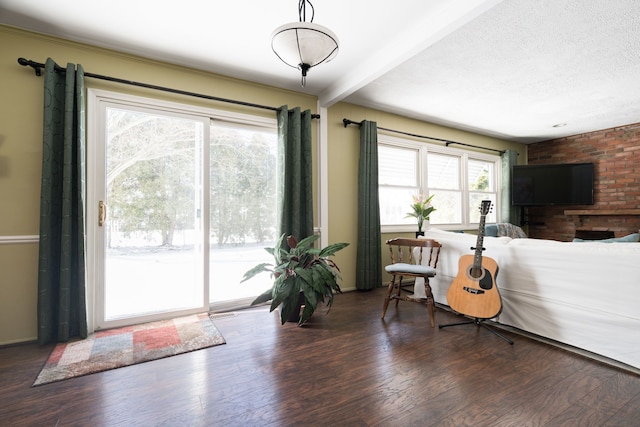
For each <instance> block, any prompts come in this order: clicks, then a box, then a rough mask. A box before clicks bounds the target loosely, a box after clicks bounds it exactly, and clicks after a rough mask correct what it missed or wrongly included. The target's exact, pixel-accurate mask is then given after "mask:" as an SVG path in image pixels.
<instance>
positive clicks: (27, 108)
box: [0, 26, 525, 345]
mask: <svg viewBox="0 0 640 427" xmlns="http://www.w3.org/2000/svg"><path fill="white" fill-rule="evenodd" d="M0 41H1V42H0V75H2V79H0V93H1V94H2V99H1V100H0V200H1V201H2V202H1V203H0V218H1V219H2V220H1V221H0V239H3V240H0V272H1V274H0V345H2V344H9V343H15V342H22V341H29V340H34V339H35V337H36V320H37V319H36V304H37V267H38V259H37V258H38V248H37V242H35V241H29V239H28V238H27V239H25V240H24V241H20V239H18V240H19V242H18V243H7V242H6V240H7V239H8V238H9V237H11V236H37V234H38V231H39V213H38V210H39V197H40V165H41V156H42V152H41V140H42V100H43V95H42V92H43V91H42V88H43V81H42V78H39V77H36V76H35V75H34V72H33V70H32V69H31V68H26V67H21V66H20V65H18V63H17V59H18V58H19V57H24V58H26V59H31V60H34V61H37V62H45V60H46V58H47V57H51V58H53V59H54V60H55V61H56V62H57V63H58V64H60V65H64V64H66V63H67V62H72V63H76V64H82V65H83V67H84V69H85V71H86V72H90V73H96V74H102V75H109V76H114V77H120V78H123V79H127V80H134V81H140V82H145V83H151V84H155V85H159V86H167V87H171V88H176V89H181V90H185V91H191V92H198V93H204V94H209V95H214V96H218V97H222V98H229V99H235V100H241V101H247V102H252V103H256V104H261V105H269V106H280V105H284V104H287V105H289V106H300V107H302V108H303V109H307V108H308V109H311V111H312V112H318V111H317V98H316V97H314V96H309V95H305V94H302V93H298V92H293V91H287V90H281V89H276V88H272V87H269V86H264V85H259V84H256V83H252V82H247V81H241V80H237V79H233V78H230V77H225V76H220V75H215V74H211V73H205V72H201V71H198V70H193V69H189V68H185V67H178V66H174V65H169V64H165V63H161V62H156V61H151V60H147V59H143V58H139V57H134V56H130V55H125V54H121V53H118V52H113V51H110V50H106V49H100V48H95V47H91V46H87V45H83V44H79V43H74V42H70V41H66V40H61V39H57V38H52V37H48V36H43V35H39V34H35V33H31V32H27V31H22V30H19V29H15V28H11V27H6V26H0ZM87 86H89V87H95V88H102V89H110V90H116V91H120V92H127V93H133V94H137V95H142V96H145V95H146V96H154V97H158V96H160V97H162V98H163V99H167V100H173V101H178V102H187V103H191V104H195V105H205V106H209V107H213V108H220V109H227V110H229V109H231V110H233V111H239V112H244V113H251V114H261V115H265V116H268V117H272V115H273V113H272V112H270V111H263V110H255V109H246V108H245V107H240V106H234V105H231V104H221V103H216V102H212V101H206V100H198V99H195V98H187V97H182V96H180V95H172V94H165V93H161V92H157V91H148V90H145V89H141V88H133V87H130V86H126V87H123V86H122V85H117V84H113V83H108V82H104V81H100V80H95V79H87ZM326 115H327V117H322V118H321V120H327V124H328V132H327V135H328V145H327V150H328V151H327V152H328V161H327V169H328V193H329V196H328V200H327V208H328V217H327V218H326V221H323V223H322V224H320V223H319V220H318V219H316V226H320V225H322V226H323V227H326V229H324V230H323V232H325V233H326V234H327V236H328V241H329V242H330V243H333V242H343V241H344V242H349V243H351V245H350V246H349V247H348V248H346V249H345V250H343V251H341V252H340V253H338V254H337V256H336V262H337V263H338V265H339V266H340V268H341V271H342V277H343V283H342V287H343V289H345V290H351V289H354V288H355V259H356V245H355V243H356V230H357V227H356V224H357V220H356V213H357V206H356V200H357V194H356V191H357V167H358V143H359V133H358V132H359V131H358V127H357V126H349V127H347V128H344V126H343V125H342V119H343V118H344V117H347V118H349V119H352V120H355V121H360V120H363V119H368V120H374V121H376V122H378V125H379V126H382V127H387V128H391V129H398V130H403V131H407V132H413V133H418V134H426V135H430V136H435V137H438V138H445V139H453V140H460V141H463V142H467V143H471V144H477V145H481V146H487V147H493V148H501V149H503V148H512V149H516V150H518V151H519V152H520V153H521V154H522V156H521V157H522V158H524V155H525V147H524V146H523V145H520V144H516V143H510V142H506V141H501V140H498V139H494V138H488V137H483V136H480V135H475V134H471V133H467V132H463V131H458V130H453V129H449V128H446V127H442V126H437V125H433V124H429V123H424V122H420V121H416V120H411V119H407V118H404V117H401V116H396V115H393V114H387V113H383V112H379V111H375V110H370V109H366V108H362V107H358V106H355V105H351V104H347V103H339V104H336V105H335V106H333V107H331V108H329V109H328V112H327V114H326ZM314 126H315V127H316V128H317V125H314ZM317 141H318V138H315V141H314V144H316V146H315V150H316V151H317V143H318V142H317ZM318 173H319V168H318V160H317V159H315V161H314V176H315V177H316V178H315V179H316V185H317V183H318V178H317V176H318ZM314 206H315V207H316V209H318V207H319V200H318V195H317V194H316V195H315V198H314ZM389 237H391V236H383V241H384V240H386V239H387V238H389ZM383 251H384V254H385V255H386V248H383Z"/></svg>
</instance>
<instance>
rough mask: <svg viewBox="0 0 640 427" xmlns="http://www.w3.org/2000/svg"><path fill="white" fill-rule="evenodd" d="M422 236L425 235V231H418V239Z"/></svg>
mask: <svg viewBox="0 0 640 427" xmlns="http://www.w3.org/2000/svg"><path fill="white" fill-rule="evenodd" d="M421 236H422V237H424V231H416V239H417V238H418V237H421Z"/></svg>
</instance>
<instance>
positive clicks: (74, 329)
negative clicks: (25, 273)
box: [38, 58, 87, 344]
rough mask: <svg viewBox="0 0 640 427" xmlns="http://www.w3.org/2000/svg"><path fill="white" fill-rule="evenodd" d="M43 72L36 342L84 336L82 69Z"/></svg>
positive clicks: (50, 66) (52, 65)
mask: <svg viewBox="0 0 640 427" xmlns="http://www.w3.org/2000/svg"><path fill="white" fill-rule="evenodd" d="M56 68H57V66H56V64H55V62H54V61H53V60H52V59H51V58H49V59H47V62H46V65H45V73H44V132H43V146H42V187H41V195H40V245H39V260H38V342H39V343H40V344H46V343H49V342H64V341H68V340H69V338H71V337H76V336H79V337H82V338H85V337H86V336H87V306H86V301H85V292H86V290H85V247H84V243H85V227H84V217H85V214H84V209H85V207H84V203H85V200H84V198H85V129H84V126H85V124H84V123H85V106H84V104H85V100H84V71H83V69H82V66H80V65H78V67H77V69H76V67H75V66H74V65H73V64H67V68H66V72H65V71H63V70H60V71H56Z"/></svg>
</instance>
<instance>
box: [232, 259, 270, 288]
mask: <svg viewBox="0 0 640 427" xmlns="http://www.w3.org/2000/svg"><path fill="white" fill-rule="evenodd" d="M272 267H273V265H272V264H269V263H266V262H263V263H262V264H258V265H256V266H255V267H253V268H252V269H251V270H249V271H247V272H246V273H244V276H243V277H242V280H241V281H240V283H242V282H245V281H247V280H249V279H251V278H252V277H253V276H255V275H257V274H260V273H262V272H265V271H269V272H273V270H272Z"/></svg>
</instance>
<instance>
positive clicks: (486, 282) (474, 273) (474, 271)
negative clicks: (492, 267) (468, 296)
mask: <svg viewBox="0 0 640 427" xmlns="http://www.w3.org/2000/svg"><path fill="white" fill-rule="evenodd" d="M467 275H468V276H469V278H470V279H471V280H473V281H474V282H478V283H479V285H480V289H485V290H489V289H491V288H492V287H493V279H492V278H491V273H489V272H488V271H487V270H486V269H484V268H482V267H474V266H471V267H469V269H468V270H467Z"/></svg>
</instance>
